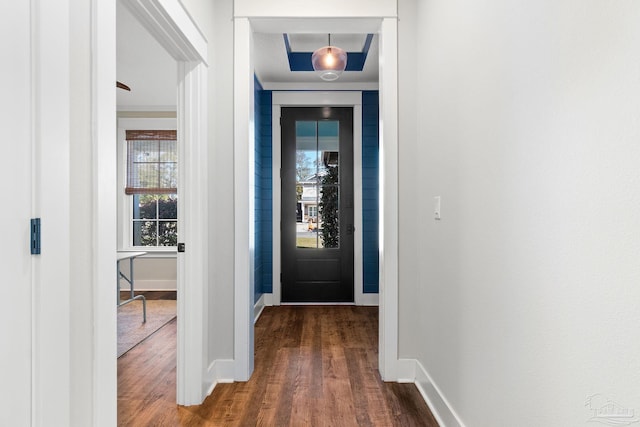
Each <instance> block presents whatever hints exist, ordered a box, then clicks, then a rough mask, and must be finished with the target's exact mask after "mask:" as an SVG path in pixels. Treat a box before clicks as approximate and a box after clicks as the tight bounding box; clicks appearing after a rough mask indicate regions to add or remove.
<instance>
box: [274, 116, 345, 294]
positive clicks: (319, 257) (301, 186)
mask: <svg viewBox="0 0 640 427" xmlns="http://www.w3.org/2000/svg"><path fill="white" fill-rule="evenodd" d="M281 117H282V126H281V127H282V177H281V181H282V211H281V212H282V218H281V221H282V223H281V230H282V231H281V233H282V236H281V245H282V281H281V283H282V302H353V300H354V299H353V231H354V229H353V109H352V108H345V107H297V108H282V110H281Z"/></svg>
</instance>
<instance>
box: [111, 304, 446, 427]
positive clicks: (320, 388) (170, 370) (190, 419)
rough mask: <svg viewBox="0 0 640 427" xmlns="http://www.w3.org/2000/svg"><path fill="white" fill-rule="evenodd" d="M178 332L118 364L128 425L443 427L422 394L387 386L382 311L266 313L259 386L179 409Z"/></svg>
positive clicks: (121, 414)
mask: <svg viewBox="0 0 640 427" xmlns="http://www.w3.org/2000/svg"><path fill="white" fill-rule="evenodd" d="M175 329H176V322H175V321H173V322H171V323H169V324H168V325H167V326H165V327H164V328H162V329H161V330H160V331H158V332H157V333H156V334H154V335H153V336H151V337H150V338H149V339H148V340H146V341H145V342H144V343H142V344H141V345H139V346H138V347H136V348H135V349H133V350H132V351H130V352H129V353H127V354H126V355H125V356H123V357H122V358H120V359H119V360H118V425H120V426H133V425H135V426H143V425H144V426H158V425H164V426H178V425H190V426H256V425H260V426H288V425H289V426H341V427H342V426H426V427H430V426H433V427H435V426H437V423H436V421H435V419H434V418H433V416H432V415H431V413H430V412H429V409H428V408H427V406H426V404H425V403H424V400H423V399H422V397H421V396H420V394H419V392H418V390H417V389H416V387H415V385H413V384H396V383H383V382H382V381H381V380H380V377H379V374H378V372H377V360H378V353H377V346H378V337H377V333H378V309H377V307H355V306H303V307H295V306H281V307H267V308H265V310H264V312H263V313H262V316H261V317H260V319H259V320H258V322H257V323H256V329H255V331H256V332H255V333H256V347H255V348H256V358H255V361H256V362H255V363H256V366H255V371H254V374H253V376H252V378H251V380H250V381H248V382H246V383H234V384H218V385H217V386H216V388H215V390H214V392H213V393H212V394H211V396H209V397H208V398H207V399H206V400H205V402H204V403H203V404H202V405H200V406H192V407H186V408H185V407H180V408H178V409H176V406H175V403H174V402H175V338H174V336H173V335H175Z"/></svg>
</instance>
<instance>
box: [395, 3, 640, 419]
mask: <svg viewBox="0 0 640 427" xmlns="http://www.w3.org/2000/svg"><path fill="white" fill-rule="evenodd" d="M401 3H402V2H401ZM416 4H417V11H418V14H417V16H418V20H419V22H420V26H419V30H418V31H417V34H416V36H417V39H416V40H417V46H418V47H419V49H418V50H417V52H416V53H417V55H416V56H417V65H418V70H419V82H418V86H417V88H416V96H415V97H412V96H407V97H404V98H401V111H403V110H404V111H410V110H411V109H412V108H416V111H417V115H418V123H419V126H418V127H417V130H418V133H417V139H416V141H403V140H402V139H401V141H400V147H407V149H408V150H411V152H410V153H405V156H402V157H401V162H402V161H403V160H402V159H405V160H406V156H408V155H413V157H414V158H417V159H420V162H419V165H420V167H419V170H417V171H416V172H415V178H417V180H418V181H417V182H420V186H419V187H418V188H420V196H421V204H420V211H421V212H424V213H425V215H426V217H427V218H428V217H430V215H431V213H432V211H433V206H432V197H433V196H442V220H441V221H434V220H431V219H428V220H425V221H424V222H423V223H422V225H421V226H420V227H418V228H416V229H415V230H414V235H415V236H416V238H417V239H418V241H417V242H415V244H417V246H418V248H419V257H420V269H419V271H418V277H419V286H418V287H417V288H415V287H413V286H412V285H411V283H407V281H406V280H403V281H402V283H401V288H400V293H401V295H402V294H403V293H404V294H405V295H404V298H401V307H400V311H401V312H403V311H405V310H407V309H411V310H413V309H414V307H413V306H412V305H411V304H410V303H408V301H409V300H411V299H413V300H416V301H419V302H420V307H419V310H413V311H412V314H411V315H409V316H402V317H401V324H400V329H401V330H404V331H411V333H410V334H401V342H400V353H401V354H402V355H404V356H405V357H409V356H411V355H413V356H415V357H417V358H418V360H419V361H420V363H421V364H422V365H423V366H424V368H425V369H426V371H427V372H428V374H429V375H430V376H431V378H432V379H433V381H434V383H435V384H436V385H437V387H439V389H440V391H441V392H442V395H443V396H444V397H445V398H446V399H447V400H448V401H449V403H450V405H451V407H452V408H453V410H454V411H455V412H457V414H458V415H459V417H460V419H461V420H462V421H463V422H464V424H466V425H468V426H491V427H496V426H512V425H518V426H578V425H586V424H587V420H588V419H589V418H590V417H591V416H592V415H593V413H592V411H590V410H589V408H588V407H585V401H586V400H587V398H588V397H589V396H592V395H594V394H597V393H600V394H602V395H603V396H605V397H608V398H609V399H612V400H613V401H615V402H617V403H618V404H620V405H621V406H623V407H625V408H629V409H635V411H636V414H638V413H639V412H640V387H638V385H639V384H640V364H639V363H640V359H639V358H638V354H640V339H639V338H640V335H639V334H640V329H639V325H640V309H638V302H639V301H640V178H639V177H640V169H639V168H638V165H639V160H640V143H639V141H640V96H638V95H640V54H639V53H638V52H640V26H639V25H638V22H640V3H638V2H634V1H630V0H629V1H625V0H621V1H616V2H609V1H600V0H580V1H578V0H570V1H569V0H567V1H551V0H543V1H540V2H516V3H514V2H510V1H493V2H481V3H478V2H474V1H463V0H456V1H451V0H448V1H444V0H430V1H418V2H416ZM405 12H406V9H405ZM401 13H403V12H402V8H401ZM405 18H407V19H409V17H408V16H406V15H401V19H400V22H401V23H402V22H403V20H404V19H405ZM410 30H411V29H410V27H408V26H405V25H404V24H403V25H402V26H401V35H400V37H401V40H402V39H406V38H410V37H411V35H412V34H411V32H410ZM413 73H414V69H413V64H412V63H411V61H406V62H405V61H402V59H401V64H400V81H401V82H402V81H403V78H405V77H408V78H412V75H413ZM401 93H402V88H401ZM400 117H401V118H400V120H401V121H400V124H401V136H402V133H403V131H402V130H403V129H404V133H405V136H406V137H412V135H411V128H412V127H413V124H411V121H410V120H406V119H405V118H404V116H403V115H402V114H401V115H400ZM403 169H404V165H402V164H401V167H400V170H403ZM401 179H402V176H401ZM403 191H405V190H403ZM403 194H404V193H403ZM413 208H414V205H413V204H412V203H411V202H408V201H407V198H406V197H405V198H403V197H401V205H400V211H401V213H402V212H405V213H406V211H407V210H409V209H413ZM400 241H401V253H407V252H408V251H410V250H411V249H412V248H413V245H414V242H411V241H407V239H406V238H405V237H404V236H401V239H400ZM411 262H412V261H409V264H410V263H411ZM411 268H413V265H411V264H410V265H408V263H405V262H404V261H403V262H401V278H408V277H411V276H412V274H413V273H414V272H412V271H411ZM415 343H417V345H416V344H415ZM416 347H417V348H416ZM414 352H415V353H414Z"/></svg>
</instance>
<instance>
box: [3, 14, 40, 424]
mask: <svg viewBox="0 0 640 427" xmlns="http://www.w3.org/2000/svg"><path fill="white" fill-rule="evenodd" d="M0 17H1V18H0V20H1V23H0V40H1V41H0V43H1V44H2V50H1V52H2V56H3V57H5V58H11V61H10V62H11V63H10V64H6V65H7V66H5V67H3V71H2V78H1V79H0V85H1V92H2V94H3V100H4V102H2V103H0V105H1V107H0V114H1V117H2V123H3V125H2V130H3V134H4V135H3V138H2V141H3V144H2V158H3V161H2V167H1V168H0V170H2V179H0V194H1V195H2V200H3V201H2V203H1V205H2V209H0V212H1V213H0V220H1V224H2V245H0V258H1V259H2V280H1V281H0V283H2V291H1V295H2V299H3V301H4V303H3V304H2V310H0V343H2V344H0V345H2V351H0V355H1V357H0V361H1V363H0V384H2V385H1V386H0V402H2V406H3V408H6V409H5V410H2V411H0V425H2V426H28V425H30V424H31V383H32V381H31V364H32V362H31V337H32V335H31V304H32V298H31V296H32V288H31V286H32V255H31V254H30V243H29V242H30V240H29V236H30V232H29V230H30V224H29V218H30V216H31V195H32V193H31V191H32V188H31V185H32V184H31V182H32V181H31V173H32V168H31V164H32V160H31V141H32V135H31V133H32V132H31V129H32V124H31V93H30V87H31V46H30V36H31V34H30V33H31V12H30V3H29V2H2V3H1V4H0Z"/></svg>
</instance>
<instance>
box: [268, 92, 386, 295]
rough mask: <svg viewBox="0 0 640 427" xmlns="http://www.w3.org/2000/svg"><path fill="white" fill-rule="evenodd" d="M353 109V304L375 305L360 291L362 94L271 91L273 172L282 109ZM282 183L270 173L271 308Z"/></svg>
mask: <svg viewBox="0 0 640 427" xmlns="http://www.w3.org/2000/svg"><path fill="white" fill-rule="evenodd" d="M323 106H330V107H352V108H353V226H354V227H355V231H354V235H353V239H354V240H353V286H354V302H355V304H356V305H376V304H377V298H374V297H372V296H370V295H371V294H364V293H363V292H362V288H363V279H362V268H363V266H362V92H359V91H348V92H328V91H325V92H317V91H304V92H298V91H274V92H272V96H271V108H272V113H271V114H272V119H271V120H272V123H271V126H272V127H271V129H272V132H271V135H272V151H271V156H272V169H271V170H273V171H279V170H280V168H281V166H282V160H281V157H282V130H281V128H280V116H281V108H282V107H323ZM281 186H282V180H281V179H280V174H278V173H275V174H273V185H272V191H273V196H272V197H273V204H272V210H273V225H272V227H273V229H272V234H273V247H272V248H273V270H272V271H273V277H274V280H273V297H272V298H273V305H280V304H281V302H282V284H281V283H280V280H276V279H275V278H279V277H280V273H281V268H280V264H281V261H282V258H281V255H282V254H281V252H280V250H281V238H280V237H281V236H280V218H281V202H282V191H281V188H282V187H281Z"/></svg>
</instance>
